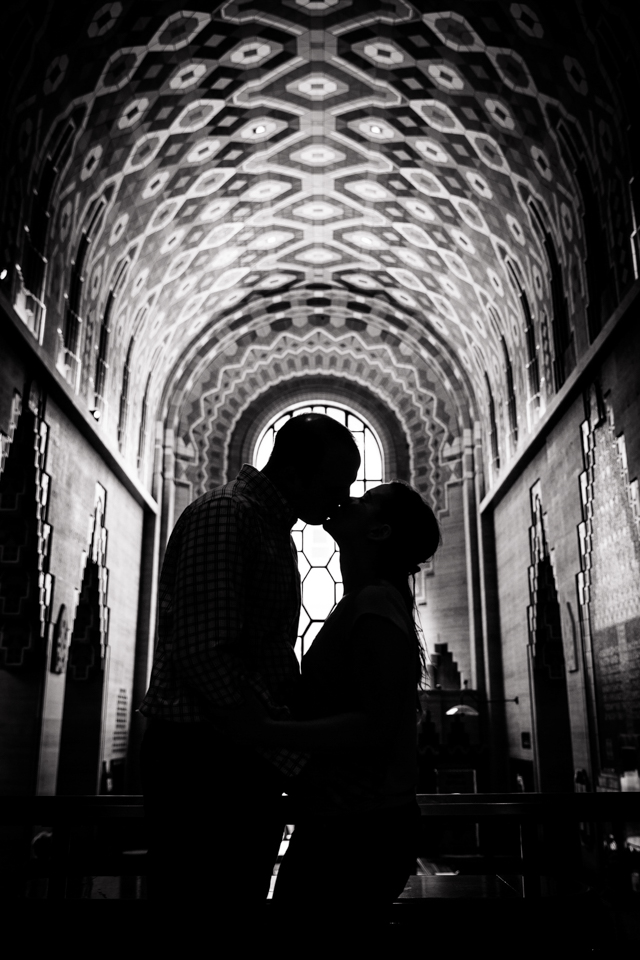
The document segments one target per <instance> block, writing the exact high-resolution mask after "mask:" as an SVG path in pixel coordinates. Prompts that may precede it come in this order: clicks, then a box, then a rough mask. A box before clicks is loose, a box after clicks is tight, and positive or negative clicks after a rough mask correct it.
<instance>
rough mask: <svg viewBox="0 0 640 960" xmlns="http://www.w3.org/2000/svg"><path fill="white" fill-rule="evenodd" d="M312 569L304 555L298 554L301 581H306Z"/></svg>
mask: <svg viewBox="0 0 640 960" xmlns="http://www.w3.org/2000/svg"><path fill="white" fill-rule="evenodd" d="M310 569H311V564H310V563H309V561H308V560H307V558H306V557H305V555H304V553H300V552H299V553H298V570H299V571H300V579H301V580H304V578H305V577H306V575H307V574H308V572H309V570H310Z"/></svg>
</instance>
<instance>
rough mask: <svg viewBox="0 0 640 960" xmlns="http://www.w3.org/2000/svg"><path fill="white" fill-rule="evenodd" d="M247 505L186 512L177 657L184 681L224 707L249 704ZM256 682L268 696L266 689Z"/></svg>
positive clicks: (176, 609) (219, 503)
mask: <svg viewBox="0 0 640 960" xmlns="http://www.w3.org/2000/svg"><path fill="white" fill-rule="evenodd" d="M249 521H250V518H249V517H248V516H247V511H246V508H245V507H243V506H242V505H239V504H238V503H237V502H236V501H233V500H232V499H231V498H230V497H221V498H216V499H213V500H209V501H207V502H206V503H204V504H203V505H202V506H201V507H200V508H199V509H197V510H193V511H192V512H191V513H190V515H189V516H188V517H187V518H185V524H184V528H183V530H182V535H181V540H180V546H179V550H178V555H177V557H176V573H175V582H174V598H173V661H174V664H175V667H176V670H177V672H178V674H179V676H180V678H181V680H182V681H183V682H184V683H185V684H187V685H188V686H189V687H190V688H191V689H192V690H195V691H197V693H199V694H200V695H201V696H202V697H203V699H204V700H205V701H207V702H209V703H211V704H215V705H220V706H239V705H240V704H242V703H243V699H244V698H243V695H242V692H241V690H240V686H239V685H240V681H241V680H242V678H243V677H245V675H246V668H245V663H244V659H243V650H242V640H241V637H242V630H243V626H244V620H245V610H246V603H247V593H248V590H249V587H250V584H249V582H248V581H249V578H250V576H251V567H250V557H251V553H252V541H253V534H252V530H251V524H250V522H249ZM252 679H253V682H252V686H253V687H254V689H256V691H257V692H258V693H259V695H260V696H261V698H262V699H266V698H268V693H267V691H266V687H265V686H264V684H263V683H261V681H260V679H259V678H257V677H254V678H252Z"/></svg>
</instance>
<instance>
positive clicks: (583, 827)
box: [0, 793, 640, 907]
mask: <svg viewBox="0 0 640 960" xmlns="http://www.w3.org/2000/svg"><path fill="white" fill-rule="evenodd" d="M418 801H419V804H420V810H421V813H422V818H423V827H424V828H425V837H428V835H429V830H431V832H432V833H433V828H434V827H437V830H436V834H437V835H440V834H441V833H442V825H443V824H447V825H448V828H449V829H451V826H452V825H454V827H455V825H456V824H459V825H460V827H461V828H464V826H465V823H466V825H473V824H478V825H479V829H478V828H476V836H477V837H478V838H479V843H478V844H477V846H476V849H475V851H474V852H473V853H472V854H471V855H467V856H463V857H458V858H457V860H456V857H455V856H452V857H448V856H447V855H446V851H444V852H441V854H439V855H438V857H437V859H442V860H443V861H444V862H446V863H448V864H449V865H450V866H449V868H448V872H449V876H447V877H446V878H441V879H438V877H434V878H433V879H431V878H427V879H425V878H424V877H417V878H415V879H414V880H412V881H411V883H410V884H409V886H408V888H407V896H406V897H405V899H406V900H411V901H415V900H416V899H422V898H424V897H436V898H437V897H439V896H444V897H446V898H451V897H452V896H453V897H455V896H461V897H464V896H465V895H472V896H475V897H478V896H496V895H498V894H496V893H495V891H494V893H491V890H492V889H494V887H495V884H494V887H492V886H491V883H489V884H488V885H487V883H486V882H484V886H483V882H481V881H480V880H476V881H470V880H468V879H467V880H466V881H464V882H463V877H464V876H465V875H466V876H467V878H468V877H469V876H470V875H475V876H480V875H482V876H483V877H485V880H486V878H487V877H492V878H494V879H495V878H496V877H497V878H498V879H500V878H502V880H503V881H504V882H505V883H506V885H507V887H508V888H509V890H510V891H511V893H510V895H511V896H514V897H517V898H520V899H522V898H524V899H526V900H527V901H534V900H539V899H540V898H541V897H544V896H545V893H547V894H548V892H549V890H550V888H549V886H548V883H546V875H547V874H548V873H549V870H550V866H549V836H550V835H551V836H552V838H554V839H552V843H557V840H558V838H561V841H560V845H561V846H562V845H564V846H565V849H564V852H563V853H562V856H560V857H559V859H556V860H555V865H554V866H552V867H551V872H553V871H554V870H555V871H556V873H557V869H558V864H559V863H560V864H561V867H560V869H561V870H562V871H563V872H564V874H565V880H567V881H569V880H570V881H571V882H572V883H573V887H572V889H573V891H574V892H578V893H579V892H580V890H581V889H586V888H587V887H588V886H589V884H590V885H591V887H592V888H593V887H594V886H595V887H597V888H599V889H601V890H603V891H605V892H606V890H605V888H606V887H607V884H608V885H609V887H610V888H611V889H610V893H612V895H613V896H621V897H622V898H623V899H624V898H625V897H626V898H627V899H629V898H630V902H635V900H636V899H637V901H638V904H637V906H638V907H640V882H639V876H638V875H639V872H640V852H638V851H637V843H638V841H637V837H635V839H632V838H631V837H630V833H631V834H633V833H634V831H635V832H636V833H640V793H596V794H589V793H582V794H580V793H579V794H535V793H529V794H527V793H521V794H421V795H420V796H419V797H418ZM282 812H283V822H286V823H294V824H295V819H296V812H295V804H294V803H293V801H292V799H291V798H289V797H286V796H283V798H282ZM0 826H1V827H2V828H3V831H4V836H7V832H6V828H8V827H13V830H10V834H11V835H12V836H13V843H12V844H11V846H12V848H13V854H12V855H11V856H9V858H8V859H7V858H5V859H4V865H3V866H2V867H1V868H0V869H2V870H3V871H4V873H5V876H4V878H3V879H4V882H5V890H6V889H7V881H8V880H9V884H10V886H11V887H12V888H13V889H14V890H15V893H12V894H11V895H12V896H15V897H17V898H20V897H25V898H29V897H36V898H43V897H44V898H47V899H50V900H60V899H69V898H71V899H76V898H81V897H82V896H83V892H82V883H81V878H83V877H91V876H94V877H95V876H108V877H121V878H129V879H130V884H129V885H130V886H132V891H130V892H129V893H125V894H124V896H125V897H126V898H129V899H136V898H140V897H141V886H143V884H142V885H141V882H140V878H143V877H144V876H145V874H146V845H147V841H146V831H145V821H144V810H143V804H142V798H141V797H139V796H97V797H96V796H81V797H73V796H56V797H44V796H41V797H0ZM471 832H472V833H473V831H471ZM468 833H469V831H468V830H467V834H468ZM564 841H566V844H565V843H564ZM424 844H425V846H426V847H428V844H429V841H428V839H426V840H424ZM419 852H420V854H421V855H422V854H424V855H425V856H427V857H428V855H429V851H428V849H425V850H421V851H419ZM567 856H568V859H567ZM551 859H552V860H553V859H554V856H553V853H552V857H551ZM585 861H586V867H585ZM452 863H453V864H454V866H457V868H458V869H459V871H460V876H458V877H456V876H455V869H454V868H453V867H452V866H451V864H452ZM7 871H10V873H11V877H10V878H8V877H7ZM585 871H586V872H585ZM134 878H138V881H137V887H136V883H135V882H134ZM505 878H506V879H505ZM474 883H475V886H473V884H474ZM612 883H613V887H611V884H612ZM470 884H471V886H470ZM499 886H500V885H499ZM565 886H566V884H565ZM472 887H473V891H475V892H471V894H469V891H470V890H471V888H472ZM476 888H477V889H476ZM456 889H458V893H456ZM465 889H466V890H467V894H465V892H464V891H465ZM500 889H502V887H500ZM483 890H484V891H485V892H484V893H482V891H483ZM503 892H506V891H504V890H503ZM85 895H86V894H85Z"/></svg>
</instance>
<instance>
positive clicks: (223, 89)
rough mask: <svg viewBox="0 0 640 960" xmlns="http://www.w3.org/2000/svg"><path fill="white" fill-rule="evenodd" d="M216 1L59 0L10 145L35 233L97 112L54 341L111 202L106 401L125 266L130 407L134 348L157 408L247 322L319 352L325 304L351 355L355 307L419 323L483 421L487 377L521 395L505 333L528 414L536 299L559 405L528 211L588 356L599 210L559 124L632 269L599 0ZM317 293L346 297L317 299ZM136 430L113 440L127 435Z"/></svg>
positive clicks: (101, 256) (102, 237)
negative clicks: (61, 142) (590, 232)
mask: <svg viewBox="0 0 640 960" xmlns="http://www.w3.org/2000/svg"><path fill="white" fill-rule="evenodd" d="M199 6H200V5H199V4H197V3H192V4H191V5H190V6H189V8H183V6H182V4H178V3H173V2H165V3H163V4H158V5H154V6H153V8H152V12H150V8H149V7H148V5H147V4H143V3H140V2H130V3H124V2H112V3H102V4H82V5H81V6H80V7H79V11H80V14H79V17H78V20H77V22H75V23H74V24H72V25H71V24H68V25H67V27H66V30H65V32H63V31H62V30H58V29H57V27H56V23H57V22H56V19H55V17H56V16H57V15H58V14H59V13H60V10H61V9H62V7H66V8H67V9H68V7H69V5H68V3H67V4H66V5H65V4H62V3H57V4H56V3H54V4H53V5H52V13H51V17H50V20H49V23H48V27H47V29H45V30H44V31H43V34H42V35H43V37H44V38H45V39H38V38H36V48H35V49H36V50H39V51H40V56H39V57H37V58H36V59H35V60H34V62H33V64H32V66H31V67H30V69H29V70H27V71H26V73H25V75H24V77H23V79H22V80H21V81H20V83H21V86H19V88H18V92H19V94H20V97H21V98H22V99H21V109H20V110H19V111H17V112H16V114H15V121H14V125H13V133H12V136H13V141H14V142H15V143H16V144H19V148H20V151H21V153H20V156H21V157H22V158H23V163H24V164H25V165H24V167H23V168H14V169H13V170H12V172H11V176H10V177H9V187H8V189H13V190H14V192H17V193H18V194H19V192H20V190H22V191H23V197H24V200H23V203H22V207H20V206H19V205H17V206H16V205H14V207H13V208H12V207H11V206H10V207H9V211H8V219H7V224H8V230H9V231H10V232H11V231H15V232H14V234H13V236H20V235H21V234H19V231H18V228H19V226H20V223H19V221H20V216H21V215H22V216H23V218H26V219H27V220H28V218H29V213H28V211H29V209H30V203H31V201H30V200H28V195H27V190H26V188H25V183H26V179H25V177H26V175H27V173H28V178H29V179H28V183H29V190H31V191H32V190H33V189H34V187H36V186H37V184H38V176H40V171H41V170H42V169H43V163H44V162H45V158H46V156H47V154H48V153H49V154H51V153H52V152H55V149H56V142H57V138H58V139H59V138H60V137H61V136H62V133H63V131H64V129H65V124H66V122H67V120H68V118H73V120H74V124H75V127H74V131H75V132H74V133H73V145H72V148H71V151H70V158H69V160H68V161H66V165H65V166H64V169H62V170H61V171H60V173H59V176H58V178H57V179H56V181H55V190H54V195H53V198H52V202H51V208H50V211H49V213H50V229H49V235H48V238H47V251H46V253H47V258H48V261H49V266H48V279H47V284H48V287H47V306H48V314H47V319H46V327H45V330H44V344H45V348H47V349H48V350H49V351H50V352H51V353H55V352H56V351H57V350H58V347H59V336H60V335H59V334H58V332H57V331H58V330H64V323H65V319H64V310H65V295H66V294H67V293H68V290H69V284H70V269H71V264H72V261H73V260H74V258H75V256H76V251H77V247H78V242H79V238H80V236H81V231H82V228H83V217H85V215H86V212H87V210H88V209H89V207H90V205H91V203H92V202H93V201H94V200H95V198H96V197H98V196H100V195H105V196H107V197H108V203H107V210H106V217H105V221H104V224H103V226H102V227H101V230H100V232H99V234H98V235H97V236H96V238H95V240H94V242H93V243H92V245H91V248H90V252H89V257H88V261H87V267H86V271H85V273H86V278H85V285H84V289H83V299H82V310H81V313H82V320H83V332H82V336H83V338H84V346H83V352H82V372H81V376H80V381H79V390H80V392H81V393H82V394H84V395H85V396H86V397H87V402H89V403H90V402H91V400H90V394H91V391H92V389H94V363H95V353H96V349H97V343H98V339H99V332H100V325H101V323H102V321H103V318H104V315H105V309H106V304H107V302H108V298H109V291H110V290H111V289H112V288H113V283H114V279H113V278H114V276H115V275H116V273H117V272H118V271H119V270H120V269H121V266H122V264H123V263H128V266H127V268H126V271H125V272H124V273H123V274H122V276H121V282H122V286H121V288H120V289H119V290H118V296H117V301H116V304H115V310H114V312H113V316H112V320H111V335H110V355H109V381H108V389H109V390H110V403H111V408H112V410H113V409H117V403H118V391H119V390H120V383H121V372H122V367H123V364H124V360H125V356H126V354H127V351H128V349H129V345H130V342H131V336H132V335H135V344H134V348H133V351H132V356H133V365H134V369H135V370H136V384H137V390H138V397H137V401H136V402H137V403H138V404H139V402H140V395H141V392H142V390H143V389H144V385H145V384H146V382H147V376H148V374H149V372H150V371H152V389H151V393H152V396H153V398H154V399H153V403H158V402H159V400H160V397H161V396H165V397H166V395H167V390H166V383H167V377H168V376H169V374H170V373H171V371H174V373H173V374H171V376H172V383H175V384H176V385H177V382H178V380H179V378H176V377H175V375H174V374H175V371H176V370H178V371H179V370H180V368H182V369H183V370H186V369H187V367H188V364H189V362H190V361H189V360H188V358H189V356H190V355H194V356H195V355H196V354H197V353H198V351H199V350H200V347H199V346H198V343H199V341H200V340H202V338H203V336H204V337H208V338H209V339H210V341H211V344H212V345H215V341H216V338H219V339H220V343H221V346H222V348H223V349H226V350H232V349H233V342H234V341H235V342H236V349H239V348H238V345H237V341H238V340H239V339H241V338H242V337H246V336H247V335H248V325H247V322H246V320H244V319H243V317H246V316H247V315H249V316H250V317H251V318H254V320H255V318H258V319H257V320H255V324H254V326H255V327H256V330H255V331H254V332H255V333H256V336H260V337H262V338H263V342H264V347H265V349H266V350H268V349H270V344H271V343H273V349H274V350H277V349H279V347H278V344H280V342H281V340H282V328H278V327H277V325H276V324H274V322H273V314H274V313H275V314H276V315H277V314H278V306H277V298H278V297H281V298H282V301H283V302H285V301H286V302H288V303H290V304H292V306H291V307H290V308H289V309H288V311H286V310H284V308H283V309H282V310H281V311H280V313H282V314H283V316H282V317H280V319H281V320H282V321H283V322H284V321H287V320H288V321H290V322H291V324H292V325H293V333H292V334H291V336H295V335H296V333H295V331H296V330H297V331H298V334H297V335H298V337H299V338H300V327H302V326H303V325H305V324H307V323H309V322H313V317H314V316H316V315H319V314H321V315H322V316H324V317H326V318H327V319H326V323H327V327H326V328H325V329H326V331H327V334H326V335H327V336H328V333H329V331H331V336H330V337H329V340H331V339H332V338H333V341H335V340H336V337H337V332H336V331H337V327H336V324H339V322H341V318H342V319H344V314H345V310H346V311H347V312H348V311H349V310H351V314H352V316H354V317H355V316H357V311H355V309H354V308H352V307H351V308H348V307H347V308H345V306H344V304H345V303H354V302H357V303H359V304H361V306H362V314H366V315H373V314H380V315H382V314H385V313H386V314H387V315H388V316H391V317H398V316H402V317H405V318H407V325H408V326H407V329H408V330H409V333H407V334H406V336H405V339H404V340H403V341H402V342H404V343H405V346H406V345H407V344H409V343H411V344H413V345H415V346H416V348H417V347H418V346H420V350H422V351H423V352H426V353H429V352H430V354H431V362H432V363H433V365H434V367H437V366H438V364H440V363H442V362H443V359H442V358H444V357H447V358H448V359H447V363H449V364H450V366H451V369H452V373H451V374H446V376H447V378H448V381H449V383H450V384H451V385H452V386H451V389H452V391H453V392H454V393H457V401H456V402H457V405H458V407H465V408H466V409H468V410H469V409H470V407H469V405H470V404H471V397H472V395H473V393H475V395H476V397H477V398H478V402H479V403H480V404H481V405H482V403H483V397H484V390H485V386H484V384H485V379H484V378H485V373H488V376H489V380H490V383H491V384H492V386H493V389H494V392H495V393H496V395H497V396H498V397H501V396H502V395H503V393H504V389H505V388H504V372H503V349H504V347H503V343H502V341H503V340H504V346H506V348H507V350H508V352H509V354H510V357H511V360H512V363H513V368H514V372H515V389H516V394H517V397H518V400H519V404H520V411H521V416H522V417H524V413H522V411H523V410H524V409H525V407H526V402H527V384H526V378H525V368H526V366H527V363H528V360H529V357H528V354H527V349H528V345H527V342H526V335H525V324H524V321H523V316H522V305H521V300H520V294H521V292H522V291H524V293H525V294H526V297H527V300H528V303H529V305H530V310H531V315H532V322H533V335H534V339H535V343H536V349H537V351H538V354H539V357H538V359H539V364H540V367H541V375H542V381H543V386H542V401H543V403H544V400H545V398H546V396H547V395H548V393H549V392H550V391H551V390H552V386H551V383H550V381H551V371H552V363H553V345H552V339H553V338H552V336H551V334H550V332H549V323H550V320H551V317H552V314H553V307H552V303H551V291H550V285H549V281H550V276H549V269H548V259H547V257H546V255H545V251H544V249H543V246H542V243H541V239H540V236H539V233H538V232H536V228H535V223H534V220H532V216H531V210H530V207H529V205H528V198H530V197H533V198H534V199H535V202H536V204H537V207H538V210H539V211H541V212H542V214H543V217H544V218H545V221H546V223H547V225H548V230H549V234H550V236H551V237H552V240H553V243H554V245H555V248H556V250H557V255H558V259H559V262H560V264H561V268H562V271H563V280H564V285H565V292H566V296H567V300H568V306H569V316H570V324H571V335H572V337H573V338H574V339H573V342H574V346H575V353H576V354H579V353H580V352H581V351H582V350H584V349H585V347H586V345H587V334H586V320H585V316H586V314H585V304H586V299H587V298H586V291H587V286H588V284H587V279H586V276H585V264H584V259H585V238H584V231H583V224H582V216H583V213H584V203H583V198H582V197H581V196H580V194H579V193H578V192H577V188H576V180H575V178H574V176H573V174H572V172H571V171H570V170H569V169H568V167H567V166H566V163H565V159H564V158H565V157H566V149H565V152H564V154H562V153H561V143H560V141H559V134H558V128H559V125H561V124H564V126H565V129H566V131H567V136H568V137H569V139H570V140H572V142H573V144H574V151H576V150H577V152H578V153H581V154H582V155H584V157H585V158H586V160H585V162H586V164H587V170H588V173H589V177H590V178H591V181H590V182H591V183H592V184H593V189H594V195H595V196H596V198H597V204H599V207H598V209H599V210H601V211H603V215H604V216H605V217H608V218H609V219H608V222H607V224H606V227H607V231H608V237H609V240H608V241H607V242H608V243H609V252H610V254H611V255H612V256H613V254H614V253H615V256H616V270H617V273H616V276H615V283H616V284H617V288H616V290H617V293H618V295H619V294H620V292H621V291H622V290H624V289H625V286H628V284H629V283H630V282H631V280H632V276H633V275H632V270H631V263H630V258H629V250H628V242H627V237H628V234H629V232H630V229H631V228H630V223H629V222H628V221H629V212H628V208H627V205H626V201H625V199H624V190H625V183H624V177H625V176H626V171H625V170H624V169H622V168H621V166H620V163H621V162H624V161H620V158H621V157H624V156H625V149H626V148H625V145H624V143H622V142H620V140H619V137H620V130H621V129H622V127H623V124H622V122H621V118H622V114H621V109H622V108H621V105H620V102H619V99H618V95H617V92H616V90H615V88H614V86H613V83H612V81H611V80H610V78H609V76H608V74H607V72H606V70H605V69H604V68H603V66H602V63H601V62H600V61H599V59H598V57H599V54H598V52H597V44H596V38H594V37H593V36H592V35H591V33H590V31H589V29H588V28H587V25H586V21H583V22H582V24H581V26H580V29H577V15H576V9H577V7H576V8H574V6H573V5H570V6H567V8H566V9H565V8H564V7H563V8H558V7H557V8H555V9H554V11H553V17H551V16H550V15H549V14H550V12H549V13H546V12H545V11H543V10H542V8H540V10H541V12H540V14H538V12H536V11H537V10H538V9H539V8H538V7H537V6H536V7H534V6H533V5H526V4H516V3H501V2H489V3H485V4H482V5H478V4H473V3H457V4H455V9H444V10H439V9H437V8H436V7H435V5H431V4H425V3H420V4H417V3H414V4H409V3H407V2H404V0H388V2H380V3H376V2H366V3H362V2H358V3H355V2H351V0H314V2H311V0H283V2H282V3H281V4H278V5H275V4H273V3H272V2H271V0H255V2H243V0H237V2H227V3H223V4H222V5H221V6H220V7H219V8H217V9H216V10H215V11H214V12H211V10H210V9H199ZM201 6H203V7H204V6H205V5H204V4H202V5H201ZM571 27H572V29H568V28H571ZM45 41H46V42H45ZM38 44H40V46H38ZM29 158H33V166H32V167H29V164H28V162H26V161H28V159H29ZM616 158H617V159H616ZM21 210H22V214H21V213H20V211H21ZM625 231H627V233H626V234H625ZM624 251H626V253H625V252H624ZM22 255H23V252H21V251H20V250H18V251H17V252H16V253H15V256H14V260H16V259H17V260H19V259H20V257H21V256H22ZM7 256H12V255H11V254H8V255H7ZM625 257H626V259H624V258H625ZM508 261H510V262H511V264H512V267H509V266H508ZM514 275H515V276H517V277H518V279H519V284H520V288H521V289H519V288H518V285H517V284H514V280H513V277H514ZM612 282H614V281H612ZM14 290H16V287H15V286H14ZM20 292H21V291H20V290H19V289H18V290H17V293H16V303H18V304H19V303H20V302H22V301H20V298H19V295H20ZM314 297H317V298H319V299H324V300H326V301H328V302H327V303H325V304H323V305H322V306H321V309H317V310H316V309H315V308H314V307H313V306H310V305H309V301H310V300H312V299H313V298H314ZM272 311H273V313H272ZM260 318H262V319H260ZM363 322H365V323H369V325H370V327H371V329H377V330H379V331H381V332H382V331H383V330H384V329H385V323H384V321H383V322H381V323H379V322H378V321H377V320H376V321H375V323H373V322H372V321H370V320H366V319H365V320H364V321H363ZM332 324H333V326H332ZM376 324H377V327H376ZM225 326H226V329H225V330H224V331H223V332H222V331H221V330H220V328H221V327H225ZM257 328H260V329H259V330H258V329H257ZM387 328H389V329H390V326H389V324H387ZM420 331H422V332H420ZM318 336H319V337H322V333H321V327H318ZM421 338H422V344H421ZM401 340H402V338H401ZM445 345H446V348H445ZM529 348H530V344H529ZM216 349H217V348H216ZM399 349H400V350H401V349H402V347H400V348H399ZM213 353H214V354H215V350H214V351H213ZM191 373H193V371H191ZM189 375H190V374H187V376H189ZM171 399H172V398H170V397H169V398H168V401H167V403H168V406H166V408H167V409H168V408H169V406H170V404H171ZM458 416H459V419H462V418H461V416H460V415H458ZM471 416H472V417H475V416H476V412H475V411H471ZM113 419H114V418H113V417H112V418H111V423H110V425H109V424H107V425H105V428H109V429H112V430H115V425H114V423H113Z"/></svg>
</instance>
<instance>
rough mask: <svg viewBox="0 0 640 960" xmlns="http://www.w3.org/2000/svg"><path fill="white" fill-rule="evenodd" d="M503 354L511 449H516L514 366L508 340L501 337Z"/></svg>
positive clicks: (516, 411) (516, 416)
mask: <svg viewBox="0 0 640 960" xmlns="http://www.w3.org/2000/svg"><path fill="white" fill-rule="evenodd" d="M500 339H501V342H502V354H503V359H504V375H505V379H506V381H507V416H508V420H509V442H510V444H511V449H512V450H515V448H516V446H517V445H518V410H517V407H516V391H515V387H514V385H513V367H512V366H511V357H510V356H509V350H508V349H507V341H506V340H505V338H504V337H501V338H500Z"/></svg>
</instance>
